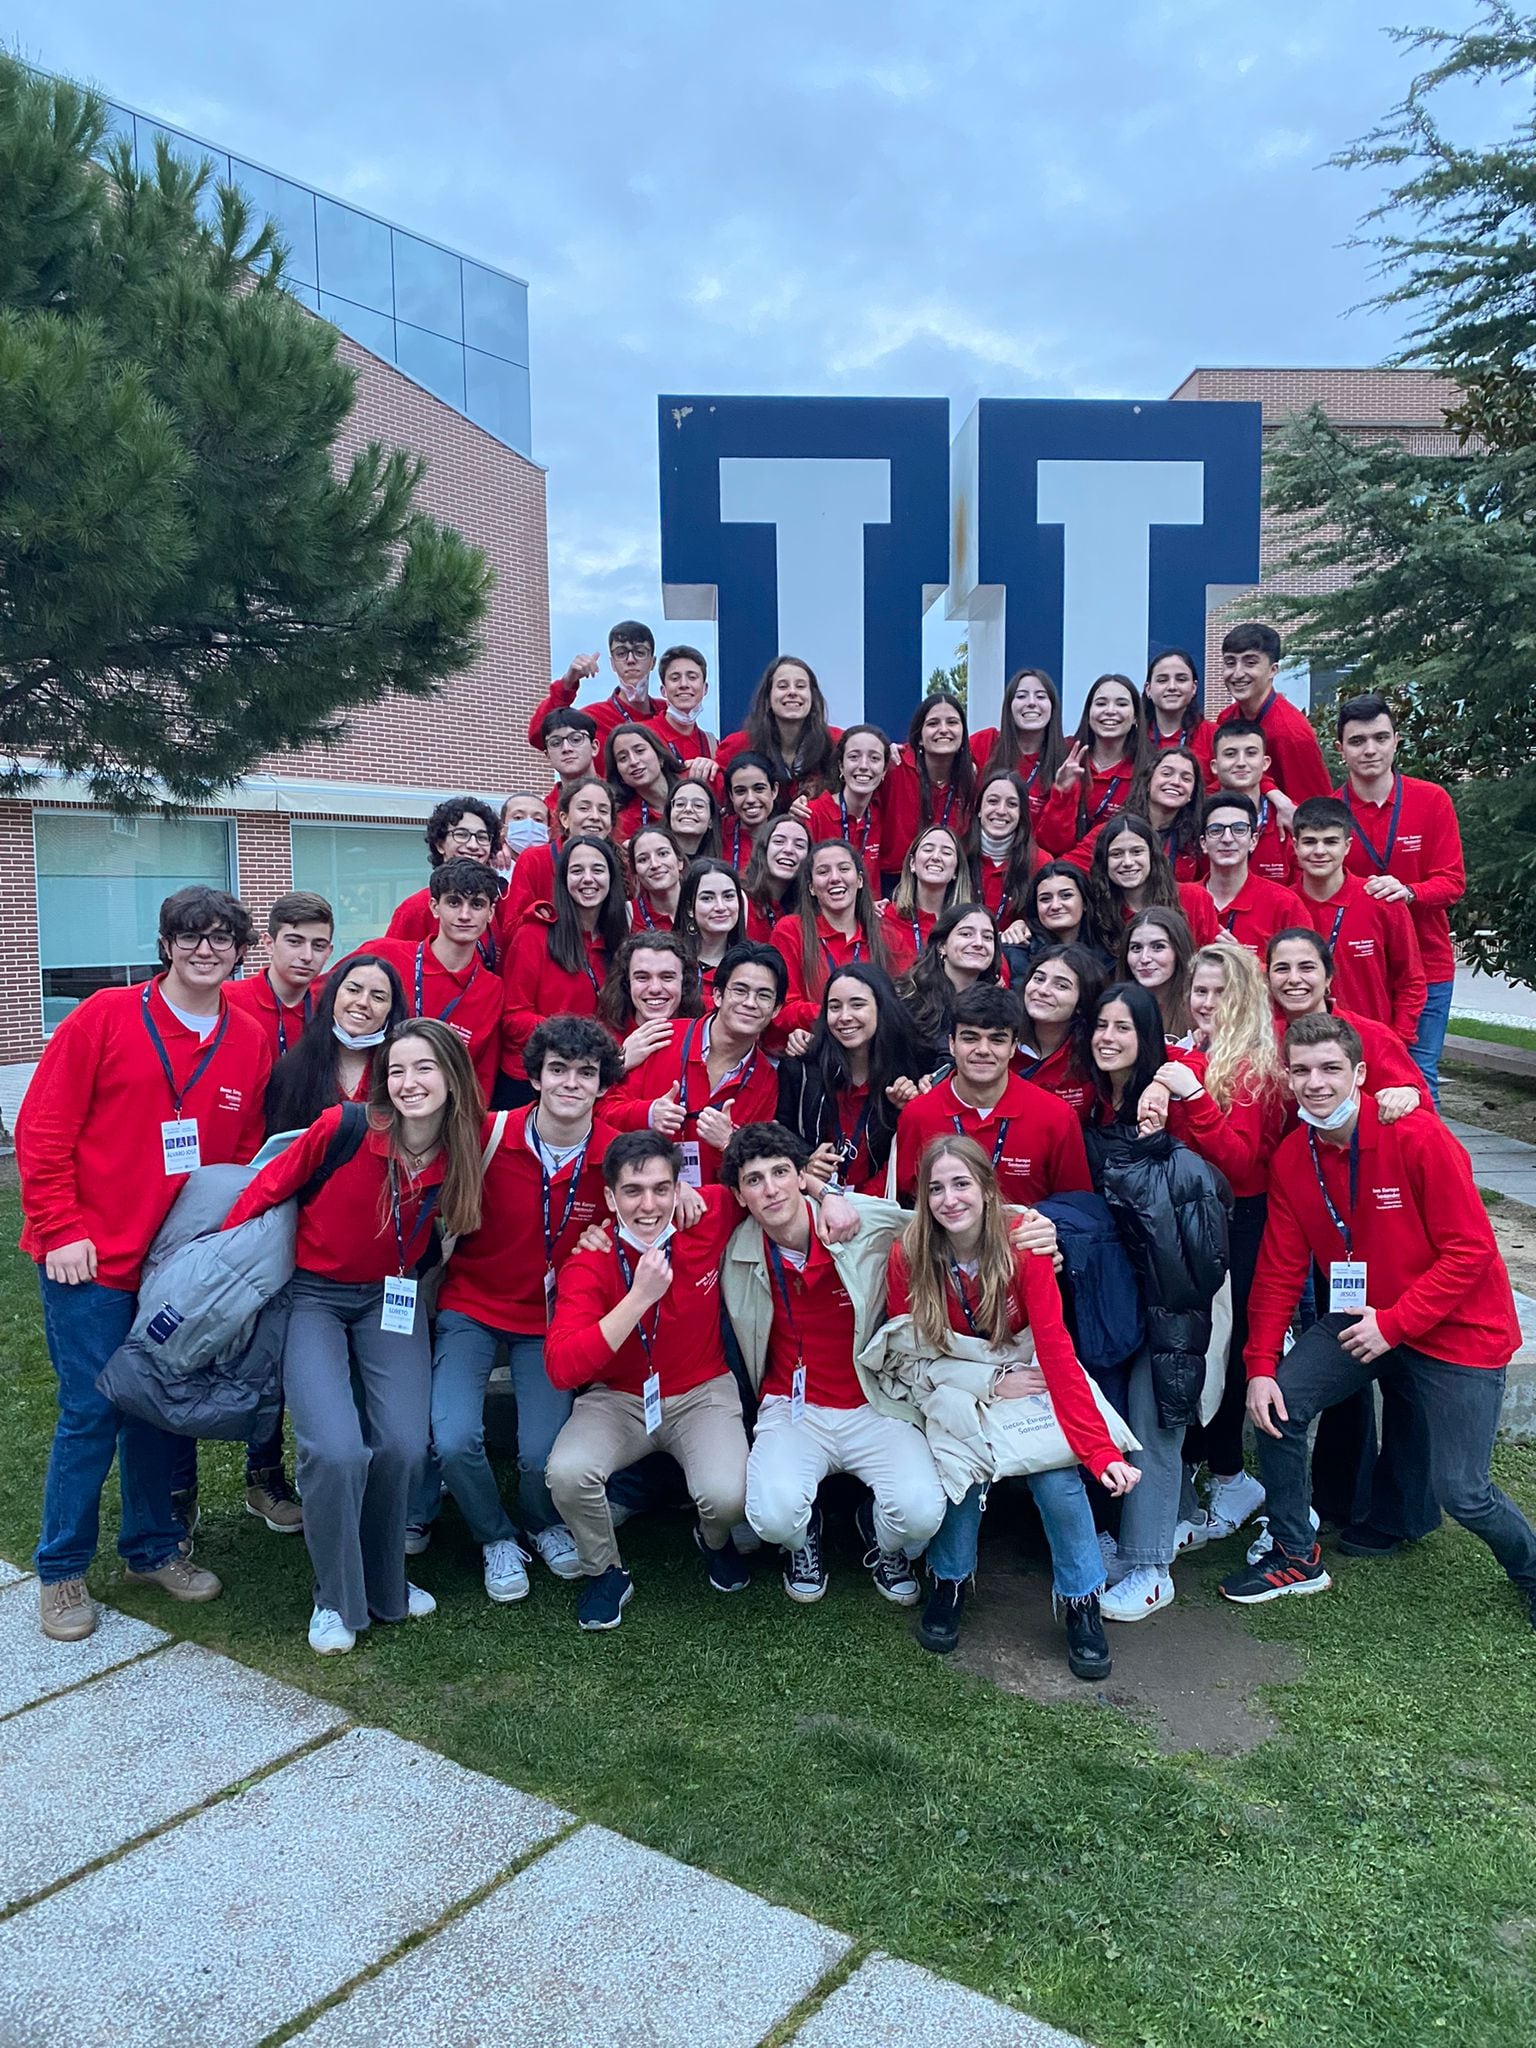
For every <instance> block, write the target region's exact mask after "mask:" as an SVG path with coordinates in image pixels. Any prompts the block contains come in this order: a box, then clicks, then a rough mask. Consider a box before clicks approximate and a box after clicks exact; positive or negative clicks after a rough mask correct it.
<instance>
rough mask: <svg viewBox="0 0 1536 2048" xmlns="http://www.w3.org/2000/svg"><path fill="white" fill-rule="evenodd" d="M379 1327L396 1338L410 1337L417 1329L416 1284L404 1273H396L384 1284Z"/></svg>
mask: <svg viewBox="0 0 1536 2048" xmlns="http://www.w3.org/2000/svg"><path fill="white" fill-rule="evenodd" d="M379 1327H380V1329H382V1330H388V1331H389V1333H390V1334H391V1336H395V1337H409V1336H410V1334H411V1332H412V1331H413V1330H414V1329H415V1327H416V1282H415V1280H414V1279H412V1278H408V1277H407V1275H405V1274H404V1273H395V1274H393V1275H391V1277H390V1278H389V1279H388V1280H386V1281H385V1282H384V1307H383V1310H382V1312H381V1314H380V1316H379Z"/></svg>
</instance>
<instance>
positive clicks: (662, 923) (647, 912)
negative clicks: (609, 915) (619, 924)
mask: <svg viewBox="0 0 1536 2048" xmlns="http://www.w3.org/2000/svg"><path fill="white" fill-rule="evenodd" d="M674 923H675V919H674V918H673V916H672V913H671V912H670V911H667V910H662V909H660V908H659V907H658V906H657V905H656V904H655V903H653V902H652V901H651V899H650V897H649V896H647V895H646V893H645V891H644V890H643V889H637V890H636V891H635V893H634V895H633V896H632V897H631V898H630V904H629V928H630V930H631V931H632V932H669V931H671V930H672V928H673V925H674Z"/></svg>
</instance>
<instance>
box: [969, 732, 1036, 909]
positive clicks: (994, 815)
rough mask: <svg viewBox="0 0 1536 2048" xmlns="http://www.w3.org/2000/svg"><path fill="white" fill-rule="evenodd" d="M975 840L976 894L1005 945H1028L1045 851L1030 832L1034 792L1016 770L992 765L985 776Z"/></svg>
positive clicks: (978, 795) (978, 799)
mask: <svg viewBox="0 0 1536 2048" xmlns="http://www.w3.org/2000/svg"><path fill="white" fill-rule="evenodd" d="M970 844H971V872H972V874H973V876H974V878H975V887H976V896H977V900H978V901H979V902H981V903H984V904H985V905H986V906H987V908H988V910H990V911H991V913H992V915H993V917H994V918H995V919H996V920H997V927H998V930H999V932H1000V933H1001V934H1002V939H1003V943H1004V945H1007V946H1023V945H1027V944H1028V942H1029V925H1028V921H1027V917H1026V906H1027V904H1028V901H1029V884H1030V881H1031V878H1032V877H1033V875H1034V872H1035V869H1036V868H1037V867H1038V866H1039V865H1040V862H1041V858H1042V856H1041V855H1040V853H1039V852H1038V851H1037V850H1036V847H1035V842H1034V840H1033V839H1032V838H1031V837H1030V831H1029V795H1028V792H1027V791H1026V790H1025V787H1024V782H1023V778H1022V777H1021V776H1020V775H1019V774H1018V773H1017V772H1016V771H1015V770H1013V769H1011V768H989V769H988V770H987V772H986V774H985V775H984V776H983V777H982V778H981V785H980V787H979V789H978V790H977V792H976V822H975V824H974V826H973V827H972V831H971V841H970Z"/></svg>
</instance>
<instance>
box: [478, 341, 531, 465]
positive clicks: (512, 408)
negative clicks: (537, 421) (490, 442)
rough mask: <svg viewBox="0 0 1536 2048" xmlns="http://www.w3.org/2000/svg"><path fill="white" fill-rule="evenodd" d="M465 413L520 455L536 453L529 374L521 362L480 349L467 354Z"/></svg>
mask: <svg viewBox="0 0 1536 2048" xmlns="http://www.w3.org/2000/svg"><path fill="white" fill-rule="evenodd" d="M464 385H465V406H464V410H465V411H466V412H467V413H468V414H469V416H470V418H471V419H472V420H474V421H475V423H476V424H477V425H478V426H482V427H484V428H485V430H486V432H487V433H488V434H494V435H495V436H496V438H497V440H498V441H505V442H506V444H507V446H508V447H509V448H515V449H517V451H518V453H519V454H520V455H528V454H531V453H532V450H533V429H532V421H531V419H530V407H529V397H528V372H527V371H526V370H525V369H523V368H522V367H521V366H520V365H519V364H517V363H503V362H500V361H498V360H497V358H496V357H495V356H483V355H481V354H480V353H479V352H478V351H477V350H475V349H472V348H467V349H465V351H464Z"/></svg>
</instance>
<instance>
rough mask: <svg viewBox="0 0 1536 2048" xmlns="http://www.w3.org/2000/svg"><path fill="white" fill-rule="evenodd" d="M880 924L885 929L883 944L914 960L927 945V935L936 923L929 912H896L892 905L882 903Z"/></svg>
mask: <svg viewBox="0 0 1536 2048" xmlns="http://www.w3.org/2000/svg"><path fill="white" fill-rule="evenodd" d="M880 922H881V924H882V926H883V927H884V929H885V943H886V944H887V946H889V947H891V948H892V949H893V950H897V951H901V952H904V953H910V954H911V956H912V958H913V960H916V958H917V956H918V954H919V953H921V952H922V950H923V948H924V946H926V945H927V943H928V934H929V933H930V932H931V931H932V930H933V928H934V926H935V925H936V924H937V923H938V918H937V917H936V916H935V915H934V913H933V912H932V911H931V910H913V911H905V910H898V909H897V908H896V906H895V904H894V903H882V904H881V906H880Z"/></svg>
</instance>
